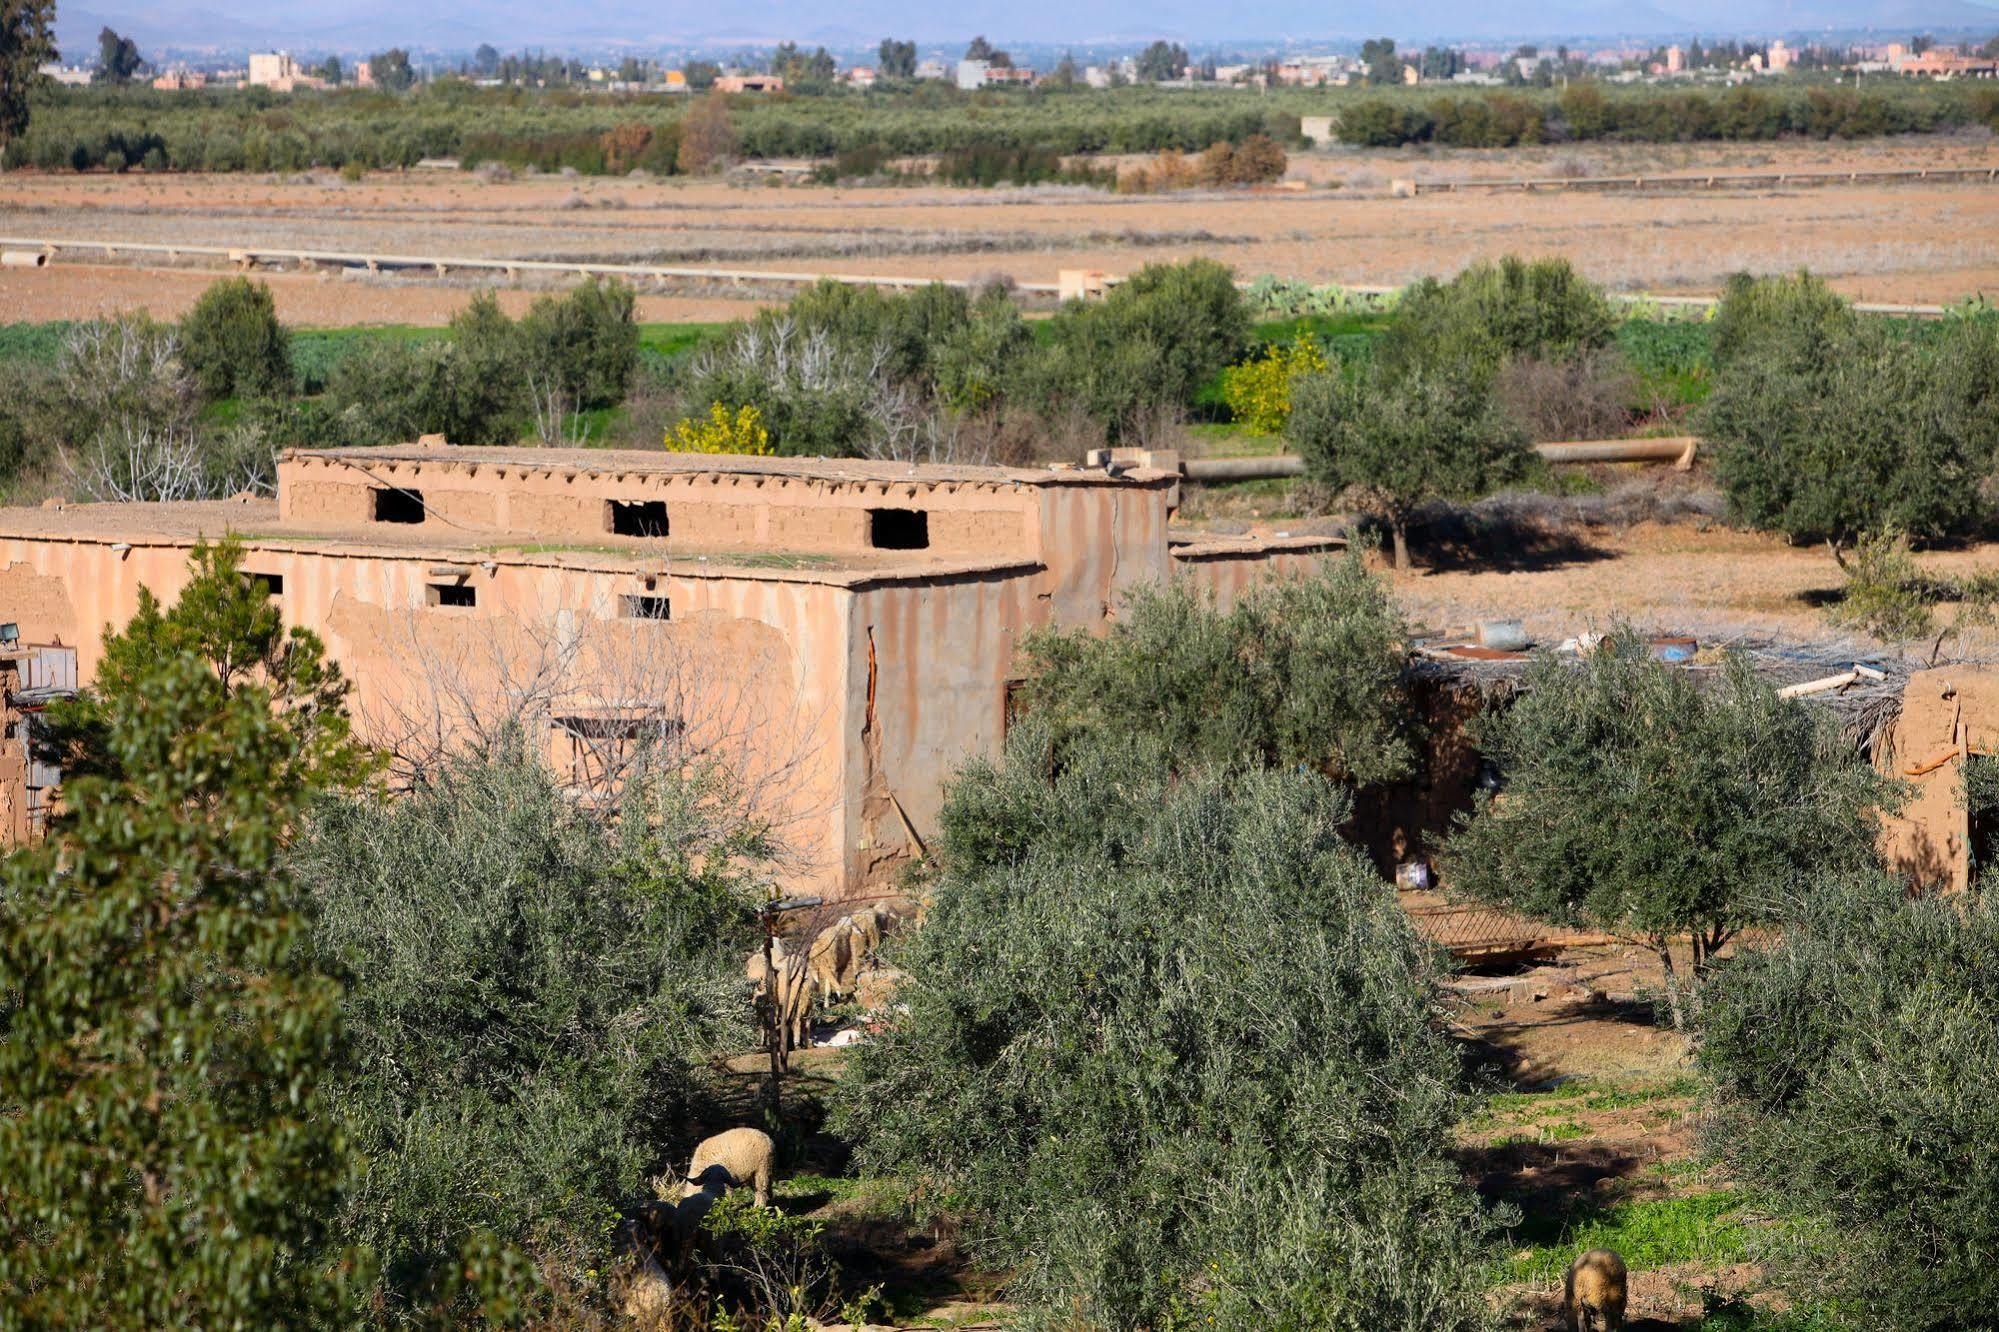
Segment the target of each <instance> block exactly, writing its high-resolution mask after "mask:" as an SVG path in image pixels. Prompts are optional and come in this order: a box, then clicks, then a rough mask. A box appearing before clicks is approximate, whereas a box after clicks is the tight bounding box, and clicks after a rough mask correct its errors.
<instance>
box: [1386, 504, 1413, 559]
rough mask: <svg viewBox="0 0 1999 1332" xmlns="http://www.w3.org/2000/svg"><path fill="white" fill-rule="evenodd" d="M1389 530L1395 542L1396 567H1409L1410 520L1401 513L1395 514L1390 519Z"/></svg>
mask: <svg viewBox="0 0 1999 1332" xmlns="http://www.w3.org/2000/svg"><path fill="white" fill-rule="evenodd" d="M1388 531H1389V534H1390V536H1391V537H1392V538H1393V540H1394V543H1395V567H1396V568H1397V569H1407V568H1408V567H1409V520H1408V519H1407V518H1405V517H1403V516H1402V515H1401V514H1399V513H1398V514H1393V515H1391V516H1390V517H1389V519H1388Z"/></svg>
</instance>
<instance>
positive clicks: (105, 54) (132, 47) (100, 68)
mask: <svg viewBox="0 0 1999 1332" xmlns="http://www.w3.org/2000/svg"><path fill="white" fill-rule="evenodd" d="M145 63H146V61H145V58H144V57H143V56H141V55H140V54H139V46H138V43H136V42H134V41H133V40H132V39H131V38H130V37H120V36H119V35H118V34H117V33H115V32H113V31H112V30H111V29H110V28H105V29H104V30H103V31H101V32H99V33H98V34H97V73H96V75H95V77H96V79H97V81H98V82H100V83H130V82H131V81H132V76H133V75H134V74H137V73H138V72H139V67H140V66H141V65H144V64H145Z"/></svg>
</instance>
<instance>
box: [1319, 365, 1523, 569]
mask: <svg viewBox="0 0 1999 1332" xmlns="http://www.w3.org/2000/svg"><path fill="white" fill-rule="evenodd" d="M1285 438H1286V439H1288V440H1289V441H1290V442H1291V446H1292V447H1293V448H1294V449H1295V450H1296V451H1297V452H1298V453H1299V454H1300V455H1301V456H1302V457H1303V458H1304V459H1305V467H1306V470H1307V472H1308V473H1309V474H1310V475H1311V476H1312V477H1313V478H1314V479H1316V480H1318V481H1319V482H1320V483H1322V484H1324V485H1327V486H1330V487H1332V488H1333V489H1335V490H1340V491H1352V492H1354V494H1355V496H1356V498H1357V499H1358V500H1359V502H1360V503H1361V504H1362V505H1363V506H1364V507H1366V508H1367V509H1369V510H1371V511H1372V512H1374V513H1376V514H1378V515H1379V516H1380V517H1381V519H1382V521H1384V522H1385V523H1386V524H1387V525H1388V528H1389V532H1390V535H1391V537H1392V539H1393V542H1394V549H1395V567H1396V568H1398V569H1404V568H1407V567H1408V565H1409V536H1408V530H1409V516H1410V514H1411V513H1412V512H1413V511H1414V509H1415V507H1416V506H1417V505H1418V504H1421V503H1422V502H1424V501H1425V500H1432V499H1451V500H1464V499H1474V498H1477V497H1478V496H1480V495H1483V494H1485V493H1486V492H1488V491H1490V490H1493V489H1495V488H1497V487H1498V486H1501V485H1503V484H1505V483H1506V482H1508V481H1511V480H1514V479H1516V478H1517V477H1519V476H1521V475H1522V474H1523V473H1524V472H1525V471H1526V469H1527V465H1528V462H1529V460H1530V458H1531V457H1532V455H1531V453H1530V452H1529V451H1528V448H1527V442H1526V437H1525V435H1524V434H1523V433H1522V431H1521V429H1520V427H1519V426H1518V425H1516V424H1515V423H1514V422H1513V421H1511V420H1510V419H1508V418H1507V417H1506V416H1505V414H1504V413H1502V412H1501V411H1500V410H1499V409H1498V407H1497V405H1496V403H1495V401H1494V399H1493V394H1492V387H1491V382H1490V380H1489V379H1488V378H1485V377H1482V376H1479V375H1476V374H1474V373H1472V372H1470V371H1466V370H1463V369H1440V370H1432V369H1429V368H1425V367H1422V366H1418V367H1416V368H1414V369H1410V370H1407V371H1403V372H1400V373H1396V372H1393V371H1390V370H1388V369H1387V368H1385V367H1384V366H1382V365H1381V364H1380V363H1379V362H1375V363H1372V364H1370V365H1369V366H1367V367H1366V368H1365V369H1363V370H1362V371H1361V372H1360V373H1358V374H1351V375H1350V374H1347V373H1345V372H1344V371H1340V370H1335V371H1331V372H1328V373H1326V374H1320V375H1310V376H1307V377H1305V378H1302V379H1300V380H1298V381H1297V382H1296V383H1295V384H1294V385H1293V386H1292V390H1291V417H1290V420H1289V422H1288V423H1287V424H1286V426H1285Z"/></svg>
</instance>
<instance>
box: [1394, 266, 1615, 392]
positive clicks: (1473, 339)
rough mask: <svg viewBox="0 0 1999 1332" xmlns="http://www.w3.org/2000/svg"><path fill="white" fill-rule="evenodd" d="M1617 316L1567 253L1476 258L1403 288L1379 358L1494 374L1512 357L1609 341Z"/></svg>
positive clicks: (1573, 350)
mask: <svg viewBox="0 0 1999 1332" xmlns="http://www.w3.org/2000/svg"><path fill="white" fill-rule="evenodd" d="M1616 331H1617V315H1616V313H1615V312H1614V311H1613V310H1612V309H1611V308H1610V302H1609V301H1608V300H1606V299H1605V298H1604V294H1603V292H1602V291H1601V290H1600V289H1598V288H1597V287H1596V286H1595V284H1593V283H1591V282H1589V281H1588V280H1586V279H1585V278H1583V277H1582V275H1581V274H1579V273H1577V272H1576V271H1575V269H1574V268H1572V267H1570V265H1569V262H1568V261H1567V260H1566V259H1534V260H1526V259H1519V258H1516V257H1514V256H1512V255H1508V256H1506V257H1505V258H1503V259H1501V260H1499V261H1498V262H1497V263H1484V264H1473V265H1472V266H1470V267H1469V268H1466V269H1465V270H1464V271H1463V272H1461V273H1459V274H1458V275H1457V276H1456V277H1454V278H1452V279H1451V280H1450V281H1448V282H1439V281H1437V279H1435V278H1424V279H1423V280H1422V281H1420V282H1417V283H1414V284H1412V285H1411V286H1410V287H1409V288H1408V289H1407V290H1405V291H1404V292H1403V295H1402V299H1401V301H1400V302H1399V303H1398V304H1397V306H1396V310H1395V320H1394V322H1393V323H1392V324H1390V325H1389V329H1388V332H1387V334H1386V335H1385V336H1384V337H1383V338H1382V341H1381V347H1380V350H1379V353H1378V359H1379V360H1380V361H1381V362H1382V364H1383V365H1385V366H1387V367H1389V368H1390V369H1392V370H1395V371H1404V370H1407V369H1410V368H1411V367H1414V366H1417V365H1426V366H1444V367H1450V368H1459V367H1462V368H1464V369H1466V370H1468V371H1470V372H1473V373H1490V372H1494V371H1497V370H1498V368H1499V367H1500V366H1501V365H1502V364H1503V363H1505V362H1506V361H1508V360H1511V359H1514V358H1534V359H1539V360H1566V359H1569V358H1572V357H1575V356H1578V355H1580V354H1582V353H1585V352H1589V351H1593V350H1596V349H1599V348H1602V347H1607V346H1609V345H1610V340H1611V337H1612V336H1613V335H1614V334H1615V333H1616Z"/></svg>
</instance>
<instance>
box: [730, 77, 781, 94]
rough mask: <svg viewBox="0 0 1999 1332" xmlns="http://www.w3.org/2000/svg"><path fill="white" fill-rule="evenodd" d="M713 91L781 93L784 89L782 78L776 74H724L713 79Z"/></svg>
mask: <svg viewBox="0 0 1999 1332" xmlns="http://www.w3.org/2000/svg"><path fill="white" fill-rule="evenodd" d="M715 91H716V92H725V93H753V92H755V93H781V92H783V91H784V78H783V76H782V75H778V74H724V75H722V77H720V78H718V79H716V80H715Z"/></svg>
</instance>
